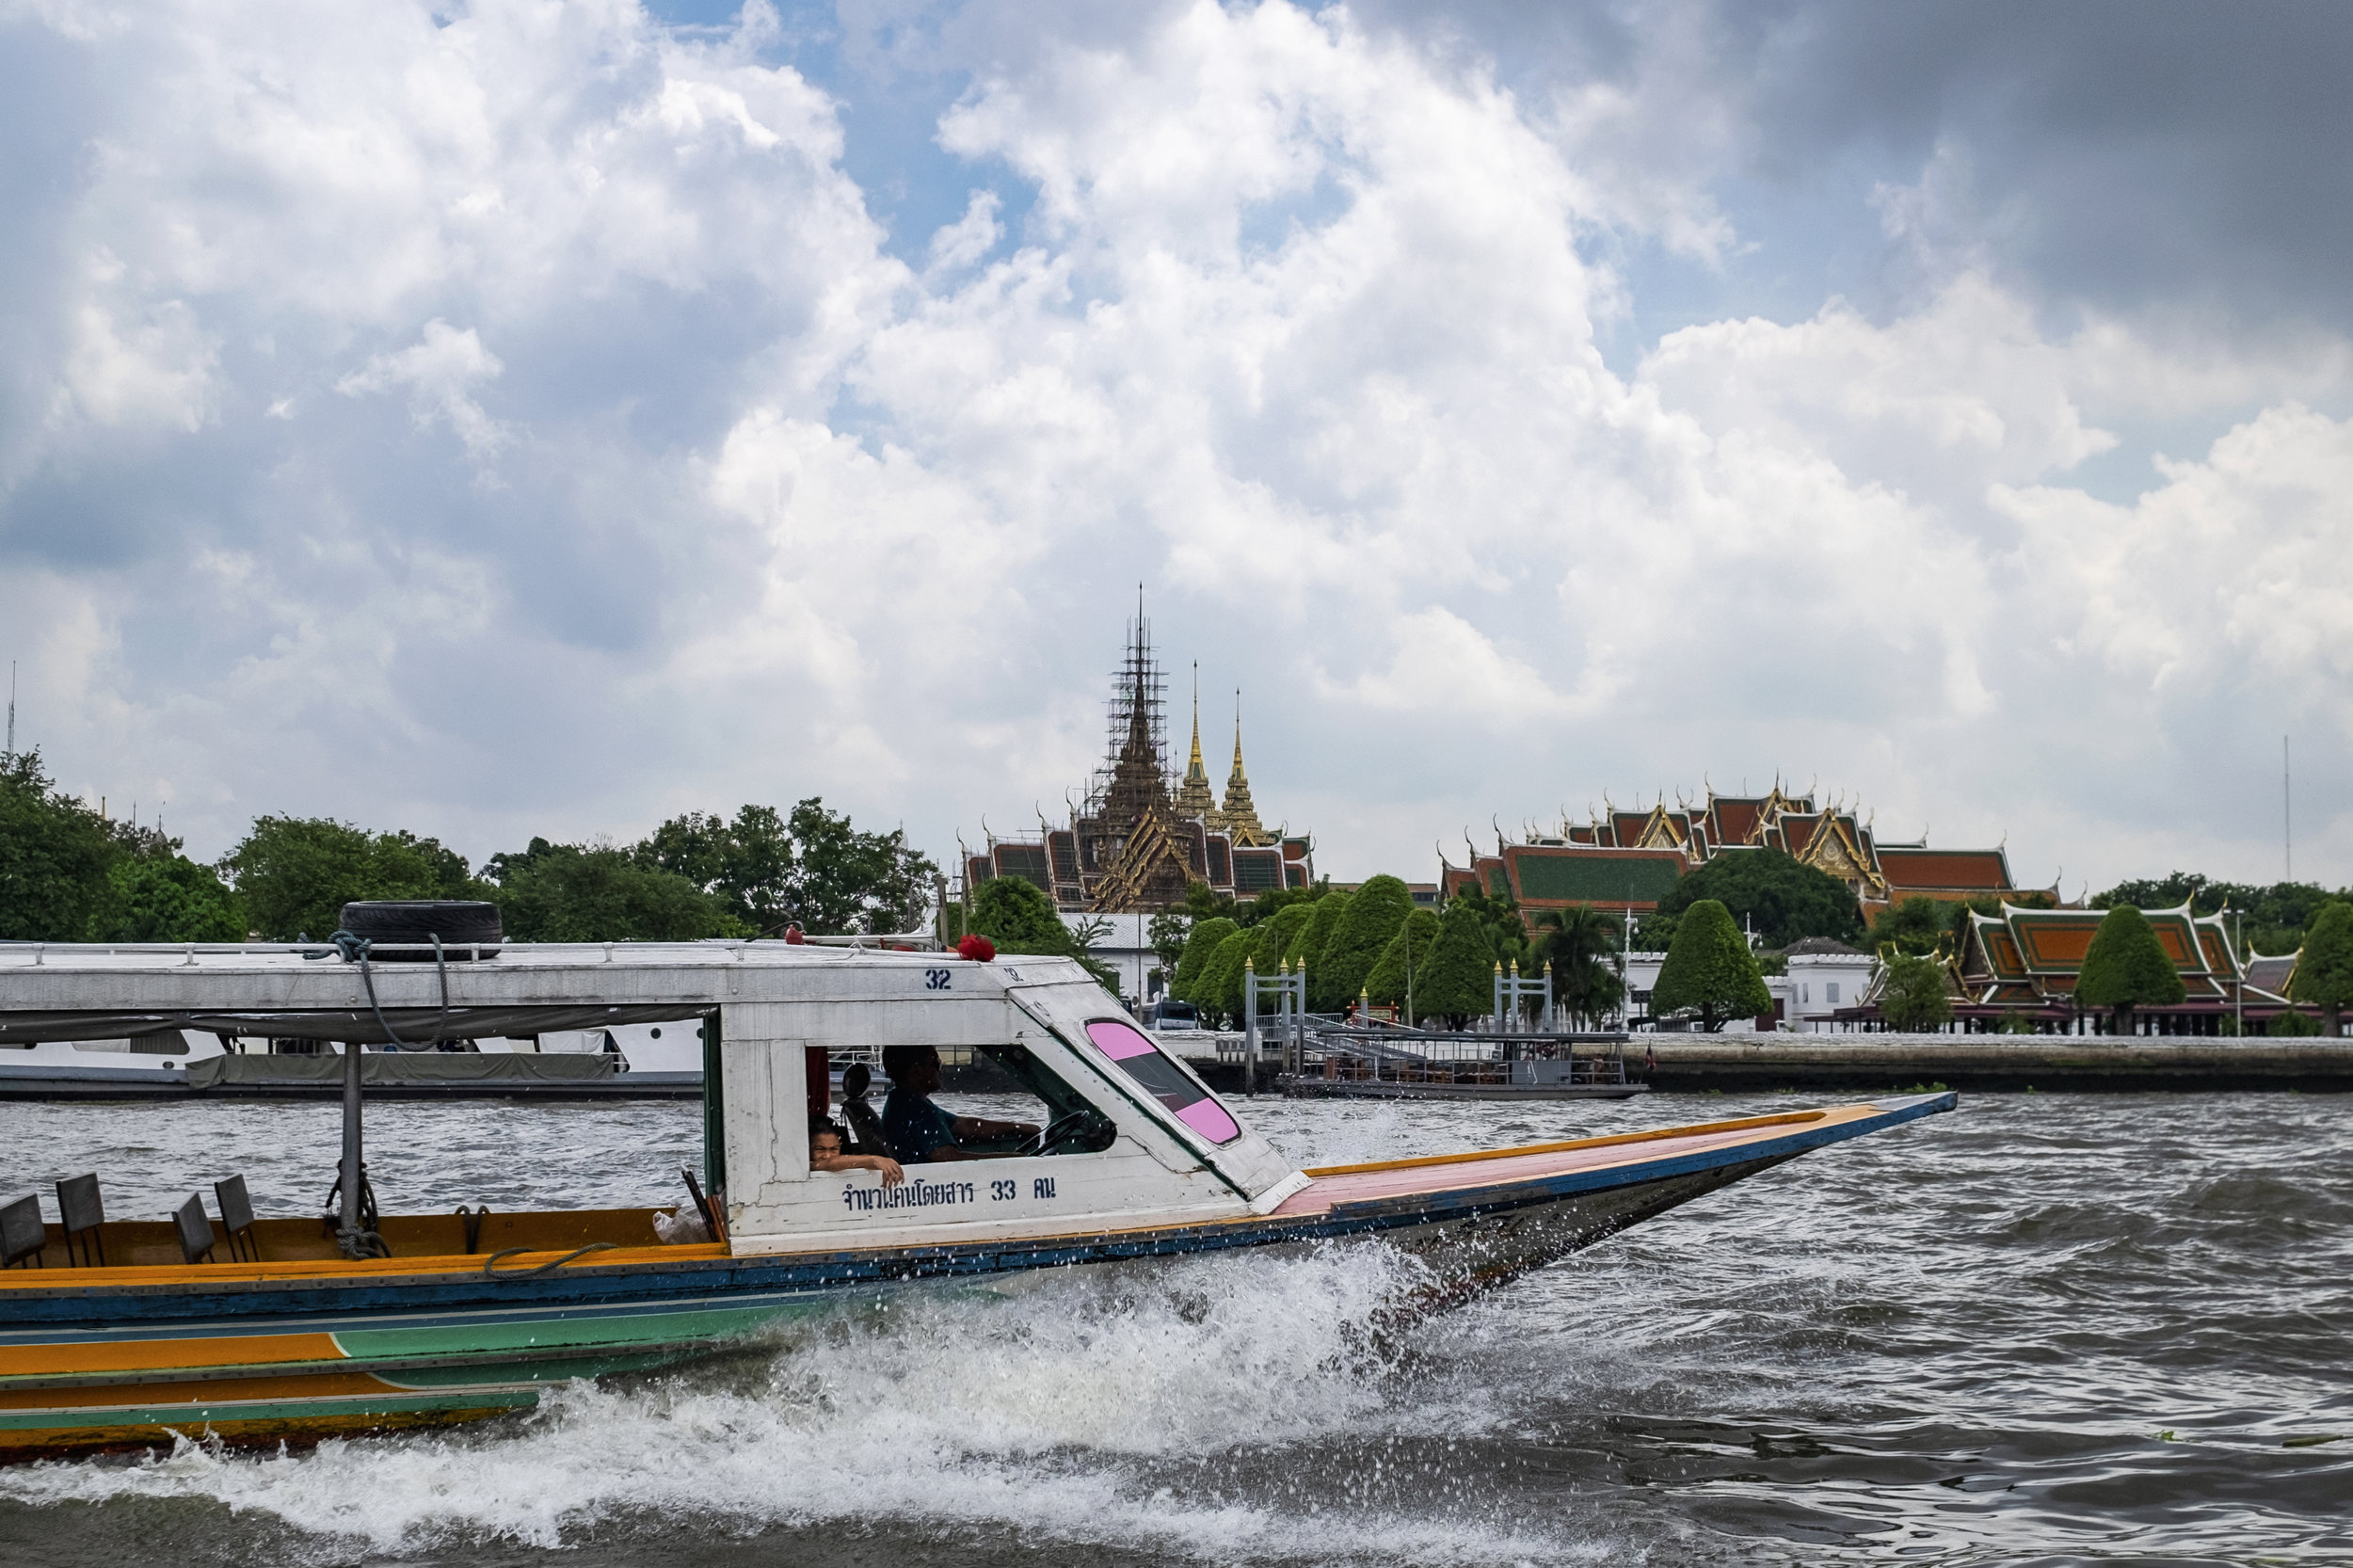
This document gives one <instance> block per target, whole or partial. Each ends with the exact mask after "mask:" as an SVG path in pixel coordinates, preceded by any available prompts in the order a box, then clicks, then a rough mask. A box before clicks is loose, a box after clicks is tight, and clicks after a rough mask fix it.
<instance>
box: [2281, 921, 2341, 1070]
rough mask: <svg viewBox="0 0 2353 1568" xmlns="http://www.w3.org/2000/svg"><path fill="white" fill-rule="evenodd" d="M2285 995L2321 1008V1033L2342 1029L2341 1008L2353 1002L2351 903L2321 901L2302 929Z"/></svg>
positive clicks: (2332, 1032)
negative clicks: (2299, 950) (2307, 924)
mask: <svg viewBox="0 0 2353 1568" xmlns="http://www.w3.org/2000/svg"><path fill="white" fill-rule="evenodd" d="M2288 997H2289V999H2290V1000H2295V1001H2308V1002H2311V1003H2312V1004H2313V1005H2314V1006H2315V1007H2318V1008H2319V1009H2320V1021H2321V1030H2322V1032H2324V1033H2326V1034H2328V1035H2329V1036H2330V1037H2331V1038H2334V1037H2336V1036H2338V1035H2341V1034H2343V1033H2344V1032H2345V1013H2344V1009H2345V1006H2346V1004H2347V1003H2353V904H2343V903H2330V904H2324V905H2323V906H2322V907H2321V910H2320V912H2319V913H2318V914H2316V915H2314V916H2313V921H2312V924H2311V925H2310V926H2309V927H2307V928H2306V929H2305V933H2304V951H2303V952H2300V953H2298V954H2297V959H2296V974H2295V976H2294V977H2293V978H2292V979H2290V980H2289V982H2288Z"/></svg>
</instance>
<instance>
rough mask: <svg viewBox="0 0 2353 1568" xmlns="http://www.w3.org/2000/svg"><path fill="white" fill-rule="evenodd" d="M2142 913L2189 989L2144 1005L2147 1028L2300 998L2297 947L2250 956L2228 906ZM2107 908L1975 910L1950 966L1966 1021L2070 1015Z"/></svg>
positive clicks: (2259, 1017)
mask: <svg viewBox="0 0 2353 1568" xmlns="http://www.w3.org/2000/svg"><path fill="white" fill-rule="evenodd" d="M2142 914H2144V915H2145V916H2146V917H2147V918H2148V920H2149V928H2150V930H2152V931H2153V932H2155V933H2156V937H2157V943H2158V945H2159V946H2160V947H2162V948H2164V949H2165V955H2166V957H2168V958H2169V959H2170V960H2172V963H2173V968H2174V971H2175V972H2176V973H2177V974H2179V975H2180V976H2181V977H2182V989H2183V992H2184V996H2183V999H2182V1000H2181V1002H2180V1003H2179V1004H2177V1005H2175V1006H2172V1007H2151V1008H2142V1009H2138V1010H2137V1013H2138V1015H2139V1023H2140V1027H2141V1028H2143V1029H2145V1030H2147V1031H2148V1032H2151V1033H2164V1034H2171V1033H2207V1032H2213V1031H2214V1030H2215V1029H2216V1028H2217V1026H2218V1024H2219V1021H2220V1018H2221V1016H2222V1015H2223V1014H2225V1013H2233V1012H2241V1011H2243V1012H2244V1014H2245V1016H2247V1017H2248V1018H2249V1019H2250V1020H2253V1021H2256V1022H2262V1021H2263V1020H2265V1019H2267V1018H2269V1017H2271V1016H2274V1015H2275V1014H2278V1013H2281V1012H2283V1011H2285V1010H2286V1009H2288V1008H2289V1007H2290V1006H2291V1005H2292V1004H2291V1003H2290V1002H2289V1001H2288V1000H2287V988H2288V984H2289V982H2290V980H2291V979H2292V978H2293V976H2294V972H2295V968H2296V955H2295V954H2293V953H2290V954H2288V955H2286V956H2285V957H2281V958H2261V957H2250V958H2249V959H2248V960H2247V961H2246V962H2244V963H2242V962H2241V961H2240V957H2239V954H2238V952H2236V950H2235V949H2234V948H2233V945H2232V942H2231V938H2230V933H2229V919H2230V917H2229V916H2228V914H2214V915H2195V914H2192V913H2191V912H2190V906H2189V905H2188V904H2183V905H2182V906H2181V907H2180V908H2178V909H2147V910H2143V911H2142ZM2106 918H2107V911H2106V910H2105V909H2021V908H2018V907H2017V906H2015V905H2013V904H2003V905H2002V910H2001V913H2000V914H1998V915H1972V916H1971V917H1970V918H1969V930H1968V933H1967V935H1966V936H1965V937H1964V938H1963V940H1962V943H1961V951H1960V952H1958V953H1957V954H1955V955H1954V956H1953V958H1952V959H1951V961H1950V962H1949V964H1948V966H1947V968H1948V970H1949V974H1948V978H1947V988H1948V990H1949V991H1950V992H1951V994H1952V996H1953V1000H1954V1007H1953V1014H1954V1016H1955V1017H1956V1018H1959V1019H1961V1020H1963V1021H1964V1022H1968V1021H1973V1020H1977V1019H1985V1018H1994V1017H1998V1016H2002V1015H2004V1014H2009V1013H2025V1014H2026V1015H2028V1016H2036V1017H2038V1018H2040V1019H2041V1021H2043V1022H2044V1023H2045V1024H2046V1025H2047V1024H2048V1023H2050V1022H2052V1021H2054V1020H2064V1019H2069V1018H2072V1017H2073V1014H2074V1012H2075V984H2076V982H2077V981H2079V980H2080V979H2082V977H2083V967H2084V957H2085V955H2086V954H2087V953H2089V952H2090V951H2091V938H2092V936H2094V935H2095V934H2096V933H2097V932H2098V931H2099V929H2100V922H2101V921H2102V920H2105V919H2106ZM1875 1000H1876V999H1875Z"/></svg>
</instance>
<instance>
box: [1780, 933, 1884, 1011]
mask: <svg viewBox="0 0 2353 1568" xmlns="http://www.w3.org/2000/svg"><path fill="white" fill-rule="evenodd" d="M1788 960H1789V972H1788V973H1787V974H1785V975H1776V976H1774V977H1773V980H1774V983H1775V989H1774V995H1775V999H1776V1000H1780V1001H1781V1002H1782V1009H1781V1016H1782V1020H1783V1023H1784V1025H1785V1027H1786V1028H1790V1029H1794V1030H1797V1031H1798V1032H1801V1033H1814V1032H1822V1031H1827V1030H1831V1029H1834V1028H1836V1027H1837V1026H1836V1025H1835V1024H1834V1023H1833V1022H1832V1015H1833V1014H1834V1013H1836V1012H1837V1011H1838V1010H1839V1009H1840V1008H1842V1007H1853V1006H1856V1005H1857V1004H1859V1003H1860V1002H1861V1001H1862V1000H1863V998H1864V994H1865V992H1866V991H1868V990H1869V989H1870V987H1871V971H1872V970H1873V969H1875V968H1878V967H1879V960H1878V959H1876V958H1874V957H1872V956H1871V955H1870V954H1869V953H1867V952H1861V951H1860V950H1858V949H1855V948H1850V947H1849V946H1848V945H1847V944H1846V943H1844V942H1834V941H1832V940H1831V939H1830V938H1829V937H1827V936H1808V937H1806V938H1805V939H1804V940H1802V941H1798V942H1792V943H1790V944H1789V949H1788Z"/></svg>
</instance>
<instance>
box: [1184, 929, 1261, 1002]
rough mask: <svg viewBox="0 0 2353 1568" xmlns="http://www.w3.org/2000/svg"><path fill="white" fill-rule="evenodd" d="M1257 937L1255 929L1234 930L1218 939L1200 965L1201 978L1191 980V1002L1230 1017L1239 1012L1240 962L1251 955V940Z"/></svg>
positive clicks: (1253, 940) (1255, 939)
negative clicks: (1213, 948)
mask: <svg viewBox="0 0 2353 1568" xmlns="http://www.w3.org/2000/svg"><path fill="white" fill-rule="evenodd" d="M1257 939H1258V934H1257V932H1256V931H1237V932H1235V933H1234V934H1233V935H1232V936H1228V937H1226V938H1225V940H1224V941H1222V942H1220V943H1218V945H1217V951H1216V952H1213V953H1211V954H1209V962H1208V963H1206V964H1204V965H1202V966H1201V978H1200V979H1199V980H1198V981H1195V982H1194V983H1193V999H1192V1000H1193V1004H1194V1005H1195V1006H1198V1007H1207V1008H1209V1009H1210V1010H1211V1011H1213V1012H1215V1013H1218V1014H1220V1015H1222V1016H1225V1017H1226V1018H1229V1019H1239V1018H1240V1017H1241V963H1242V960H1243V959H1245V958H1247V957H1249V956H1250V948H1251V944H1252V943H1254V942H1256V941H1257Z"/></svg>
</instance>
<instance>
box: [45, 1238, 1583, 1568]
mask: <svg viewBox="0 0 2353 1568" xmlns="http://www.w3.org/2000/svg"><path fill="white" fill-rule="evenodd" d="M1419 1277H1420V1272H1419V1269H1418V1266H1417V1265H1415V1264H1413V1263H1412V1262H1410V1261H1409V1260H1407V1259H1405V1258H1403V1257H1402V1256H1400V1255H1399V1254H1397V1253H1395V1252H1394V1251H1391V1250H1390V1249H1388V1248H1385V1247H1382V1246H1378V1245H1355V1246H1340V1247H1332V1248H1326V1249H1322V1250H1320V1251H1317V1252H1315V1253H1312V1254H1309V1255H1306V1256H1289V1257H1273V1256H1254V1257H1228V1258H1207V1259H1187V1260H1179V1261H1176V1262H1171V1263H1166V1264H1146V1265H1138V1266H1133V1267H1120V1268H1111V1269H1091V1270H1073V1271H1060V1272H1052V1273H1047V1274H1040V1275H1034V1276H1029V1277H1027V1278H1025V1279H1021V1280H1017V1281H1014V1282H1011V1283H1010V1284H1008V1285H1006V1286H1002V1287H1000V1288H992V1289H985V1290H976V1289H972V1288H915V1289H904V1290H900V1291H897V1292H894V1293H892V1294H889V1295H887V1296H882V1297H877V1298H872V1299H870V1300H866V1301H862V1302H857V1303H854V1304H847V1305H845V1306H843V1307H841V1308H840V1309H837V1310H834V1311H831V1312H829V1313H827V1314H824V1315H823V1316H821V1317H819V1318H816V1319H814V1320H804V1321H801V1322H799V1323H796V1324H793V1325H792V1326H790V1327H787V1328H783V1329H779V1330H776V1331H773V1332H772V1333H771V1334H770V1335H768V1336H764V1337H762V1338H760V1339H759V1340H756V1341H753V1342H749V1343H747V1344H746V1345H744V1347H742V1348H740V1349H739V1350H737V1351H736V1352H732V1353H731V1354H729V1355H727V1356H725V1357H722V1358H720V1359H718V1360H716V1361H714V1362H711V1363H707V1364H702V1365H698V1366H696V1367H691V1368H681V1369H679V1370H675V1371H672V1372H668V1373H664V1374H656V1375H648V1376H645V1377H640V1378H635V1379H611V1380H606V1381H605V1382H603V1383H600V1384H568V1385H565V1386H563V1387H560V1388H558V1389H555V1390H553V1391H552V1393H551V1394H550V1395H549V1396H548V1397H547V1398H546V1399H545V1400H544V1401H543V1403H542V1405H541V1407H540V1409H539V1410H538V1411H536V1412H535V1413H533V1414H531V1415H529V1416H522V1417H519V1418H514V1419H510V1420H506V1421H503V1422H499V1423H494V1424H491V1425H489V1426H486V1427H483V1428H478V1429H472V1430H468V1431H465V1432H457V1433H449V1434H429V1435H428V1434H419V1435H409V1436H392V1437H380V1438H371V1439H364V1440H358V1441H350V1442H330V1443H327V1444H323V1445H321V1446H320V1447H319V1448H316V1449H315V1450H313V1451H312V1452H309V1453H276V1454H249V1453H240V1452H237V1451H234V1450H223V1449H221V1448H218V1447H217V1446H213V1445H207V1444H203V1443H198V1442H187V1441H183V1442H182V1443H181V1444H180V1445H179V1446H178V1447H177V1448H175V1449H174V1450H173V1451H172V1452H171V1453H169V1454H168V1455H158V1456H153V1457H150V1458H148V1459H145V1460H141V1461H135V1462H129V1463H114V1464H88V1463H84V1464H64V1463H60V1464H40V1465H34V1466H29V1467H25V1468H23V1469H19V1470H13V1471H6V1472H0V1498H7V1499H12V1500H15V1501H19V1502H23V1503H28V1504H36V1505H40V1504H56V1503H61V1502H67V1501H78V1502H86V1503H100V1502H110V1501H119V1500H124V1499H131V1498H143V1499H201V1500H206V1501H210V1502H213V1503H216V1504H218V1505H221V1506H224V1507H226V1508H228V1509H229V1510H231V1511H232V1512H236V1513H240V1514H245V1513H253V1512H259V1513H264V1514H268V1515H272V1516H275V1517H276V1518H277V1519H278V1520H280V1521H283V1522H284V1524H286V1525H287V1526H290V1527H292V1528H294V1529H296V1531H298V1532H300V1533H301V1534H302V1535H304V1536H307V1537H311V1538H313V1539H315V1540H316V1541H317V1542H318V1544H321V1545H325V1544H328V1543H344V1544H358V1545H360V1546H363V1547H364V1548H365V1549H367V1550H369V1551H372V1552H375V1553H379V1554H387V1555H413V1554H418V1553H423V1552H429V1551H433V1550H437V1549H443V1548H447V1547H451V1546H454V1545H457V1544H463V1543H466V1542H469V1541H472V1542H481V1541H486V1540H504V1541H508V1542H512V1543H515V1544H520V1545H525V1546H536V1547H542V1548H545V1547H559V1546H564V1545H567V1544H574V1543H577V1542H578V1541H580V1540H581V1539H582V1538H583V1537H584V1535H585V1534H587V1533H588V1532H590V1531H593V1530H595V1529H596V1528H598V1527H600V1526H601V1525H608V1524H612V1523H615V1522H616V1521H626V1520H628V1519H631V1518H636V1517H645V1516H654V1517H660V1518H663V1519H665V1520H671V1521H696V1522H697V1523H696V1528H727V1529H735V1530H744V1529H759V1528H770V1527H775V1526H792V1525H812V1524H854V1525H856V1526H859V1527H872V1526H875V1525H878V1524H912V1525H919V1526H920V1525H939V1524H950V1525H954V1526H957V1527H984V1528H985V1527H1002V1528H1009V1529H1014V1530H1020V1531H1043V1532H1046V1533H1048V1534H1050V1535H1051V1536H1052V1537H1053V1538H1054V1539H1056V1540H1058V1541H1064V1542H1080V1543H1096V1544H1103V1545H1113V1544H1122V1543H1128V1544H1134V1543H1149V1544H1151V1546H1152V1547H1153V1548H1154V1549H1155V1550H1157V1551H1159V1552H1162V1553H1167V1554H1172V1555H1176V1556H1178V1557H1185V1556H1194V1555H1200V1556H1207V1557H1209V1558H1212V1559H1216V1560H1235V1559H1282V1558H1289V1557H1296V1556H1300V1555H1302V1554H1307V1555H1313V1556H1316V1557H1319V1558H1322V1559H1327V1560H1328V1559H1330V1558H1331V1557H1333V1556H1334V1555H1335V1554H1336V1553H1337V1555H1339V1556H1342V1557H1352V1556H1361V1557H1363V1558H1365V1559H1366V1560H1416V1561H1433V1560H1459V1561H1509V1560H1517V1559H1520V1558H1522V1557H1525V1556H1527V1555H1529V1553H1530V1552H1531V1551H1537V1552H1540V1553H1541V1555H1544V1556H1547V1557H1554V1558H1557V1557H1558V1556H1559V1555H1560V1553H1561V1550H1562V1549H1563V1547H1562V1544H1561V1543H1559V1542H1544V1541H1540V1540H1532V1539H1527V1538H1523V1537H1522V1536H1521V1535H1520V1534H1519V1533H1518V1532H1516V1531H1514V1530H1513V1529H1511V1528H1508V1527H1503V1528H1497V1527H1493V1526H1491V1525H1489V1524H1486V1523H1484V1522H1481V1521H1476V1520H1473V1521H1468V1522H1467V1524H1468V1528H1466V1521H1465V1520H1464V1519H1462V1518H1460V1517H1446V1516H1445V1515H1444V1512H1443V1511H1431V1510H1427V1509H1425V1510H1422V1511H1420V1512H1419V1516H1418V1517H1416V1516H1410V1515H1405V1514H1385V1513H1384V1512H1380V1511H1378V1510H1375V1511H1373V1512H1363V1511H1361V1510H1351V1511H1347V1512H1346V1513H1345V1516H1343V1513H1342V1512H1337V1511H1336V1512H1324V1509H1325V1506H1326V1505H1327V1504H1337V1503H1341V1502H1344V1501H1347V1500H1348V1499H1349V1494H1350V1492H1351V1491H1352V1490H1353V1488H1352V1486H1351V1485H1350V1484H1349V1483H1347V1482H1345V1481H1343V1482H1342V1483H1340V1484H1338V1485H1337V1486H1335V1487H1332V1488H1331V1492H1332V1495H1331V1496H1330V1497H1328V1498H1324V1499H1321V1500H1319V1499H1316V1498H1305V1499H1303V1498H1300V1497H1298V1496H1296V1495H1295V1488H1294V1489H1293V1491H1292V1492H1291V1493H1286V1492H1285V1491H1284V1489H1283V1488H1281V1487H1279V1486H1277V1487H1273V1488H1269V1487H1268V1486H1266V1485H1263V1484H1255V1485H1228V1484H1224V1483H1225V1482H1226V1481H1230V1480H1234V1479H1235V1478H1238V1477H1241V1476H1246V1475H1248V1474H1249V1473H1250V1472H1252V1471H1253V1470H1254V1469H1255V1468H1256V1465H1255V1464H1254V1456H1263V1455H1264V1454H1266V1453H1268V1452H1270V1451H1272V1450H1274V1449H1277V1448H1286V1447H1289V1446H1297V1445H1307V1444H1313V1443H1315V1442H1316V1441H1317V1440H1319V1439H1321V1438H1324V1437H1328V1436H1330V1435H1332V1434H1336V1433H1347V1434H1349V1439H1350V1441H1351V1442H1352V1443H1354V1444H1358V1445H1361V1444H1363V1443H1364V1442H1365V1441H1366V1440H1367V1437H1368V1434H1369V1433H1377V1432H1380V1431H1382V1430H1383V1429H1385V1428H1393V1427H1410V1428H1412V1429H1414V1430H1416V1431H1426V1430H1427V1429H1428V1427H1429V1424H1430V1423H1431V1422H1432V1421H1433V1420H1446V1419H1450V1420H1451V1421H1452V1422H1453V1424H1454V1425H1456V1426H1457V1427H1458V1428H1459V1429H1460V1430H1461V1431H1463V1432H1472V1431H1475V1430H1477V1429H1478V1427H1479V1426H1480V1425H1481V1420H1482V1416H1481V1404H1480V1401H1479V1400H1477V1399H1476V1398H1468V1399H1463V1398H1459V1397H1458V1396H1459V1395H1460V1392H1461V1391H1459V1390H1457V1391H1452V1392H1449V1393H1448V1394H1446V1395H1445V1396H1444V1397H1443V1399H1442V1400H1439V1401H1437V1403H1435V1404H1433V1400H1432V1397H1431V1396H1432V1395H1433V1389H1432V1387H1431V1386H1430V1383H1431V1378H1432V1376H1433V1374H1432V1373H1431V1371H1430V1370H1429V1369H1428V1368H1416V1367H1413V1366H1410V1365H1406V1364H1404V1363H1401V1360H1400V1359H1399V1357H1398V1355H1397V1354H1396V1352H1392V1351H1387V1350H1385V1349H1383V1348H1382V1341H1381V1340H1380V1338H1379V1336H1376V1335H1374V1334H1373V1333H1371V1332H1370V1331H1369V1329H1370V1325H1371V1324H1372V1323H1373V1321H1374V1320H1375V1319H1376V1315H1377V1314H1378V1312H1379V1310H1380V1308H1381V1306H1382V1304H1383V1303H1384V1302H1385V1301H1387V1300H1390V1299H1392V1298H1393V1297H1394V1296H1395V1295H1396V1294H1397V1293H1399V1292H1400V1291H1401V1289H1405V1288H1411V1287H1412V1286H1413V1285H1415V1284H1416V1283H1417V1282H1418V1280H1419ZM1441 1406H1443V1407H1444V1408H1445V1409H1447V1410H1450V1411H1451V1412H1452V1414H1451V1416H1447V1415H1445V1414H1443V1413H1442V1409H1441V1408H1440V1407H1441ZM1376 1463H1377V1462H1376Z"/></svg>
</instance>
